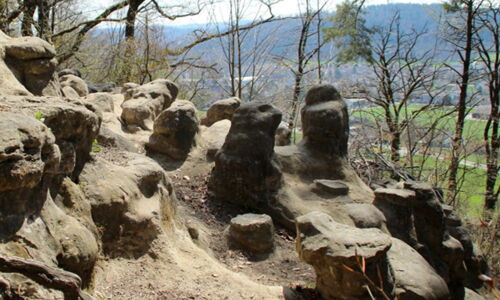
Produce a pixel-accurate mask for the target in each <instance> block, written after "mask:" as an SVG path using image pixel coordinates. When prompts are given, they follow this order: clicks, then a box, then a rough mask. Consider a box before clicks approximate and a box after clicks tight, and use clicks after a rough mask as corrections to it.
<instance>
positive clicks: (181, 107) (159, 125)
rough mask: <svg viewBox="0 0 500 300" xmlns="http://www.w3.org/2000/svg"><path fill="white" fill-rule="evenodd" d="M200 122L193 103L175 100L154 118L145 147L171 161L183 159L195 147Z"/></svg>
mask: <svg viewBox="0 0 500 300" xmlns="http://www.w3.org/2000/svg"><path fill="white" fill-rule="evenodd" d="M199 124H200V120H199V119H198V112H197V110H196V107H195V106H194V105H193V103H191V102H189V101H186V100H177V101H175V102H174V103H172V105H171V106H170V107H169V108H168V109H166V110H164V111H163V112H162V113H161V114H160V115H159V116H158V118H156V120H155V123H154V128H153V134H152V135H151V136H150V138H149V142H148V143H147V144H146V146H147V147H148V148H149V149H152V150H154V151H157V152H160V153H164V154H167V155H168V156H170V157H171V158H173V159H179V160H181V159H185V158H186V157H187V155H188V154H189V151H190V150H191V148H192V147H193V146H195V145H196V135H197V134H198V131H199Z"/></svg>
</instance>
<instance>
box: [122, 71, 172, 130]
mask: <svg viewBox="0 0 500 300" xmlns="http://www.w3.org/2000/svg"><path fill="white" fill-rule="evenodd" d="M177 93H178V88H177V86H176V85H175V84H174V83H173V82H171V81H169V80H166V79H157V80H154V81H151V82H149V83H146V84H144V85H141V86H138V87H135V88H133V89H132V90H131V91H130V94H131V95H132V97H131V98H130V99H128V100H126V101H125V102H123V104H122V108H123V111H122V115H121V117H122V120H123V121H124V122H125V124H126V125H136V126H139V127H140V128H142V129H144V130H148V129H152V125H153V122H154V120H155V119H156V117H157V116H158V115H159V114H160V113H161V112H162V111H163V110H165V109H167V108H168V107H169V106H170V104H172V102H174V100H175V99H176V97H177Z"/></svg>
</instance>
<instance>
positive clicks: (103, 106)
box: [85, 93, 115, 112]
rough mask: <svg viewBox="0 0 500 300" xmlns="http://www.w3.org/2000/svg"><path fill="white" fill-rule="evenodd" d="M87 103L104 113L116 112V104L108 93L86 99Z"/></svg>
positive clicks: (92, 95)
mask: <svg viewBox="0 0 500 300" xmlns="http://www.w3.org/2000/svg"><path fill="white" fill-rule="evenodd" d="M85 101H87V102H90V103H92V104H93V105H95V106H96V107H97V108H99V109H100V110H101V111H102V112H114V110H115V103H114V101H113V96H111V94H108V93H93V94H89V95H88V96H87V97H85Z"/></svg>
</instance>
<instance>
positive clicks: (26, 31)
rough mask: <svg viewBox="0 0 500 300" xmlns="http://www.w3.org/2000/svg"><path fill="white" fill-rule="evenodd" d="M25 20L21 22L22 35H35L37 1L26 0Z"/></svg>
mask: <svg viewBox="0 0 500 300" xmlns="http://www.w3.org/2000/svg"><path fill="white" fill-rule="evenodd" d="M24 6H25V8H24V11H23V20H22V22H21V34H22V35H23V36H32V35H33V28H32V27H33V16H34V15H35V10H36V1H35V0H26V1H25V2H24Z"/></svg>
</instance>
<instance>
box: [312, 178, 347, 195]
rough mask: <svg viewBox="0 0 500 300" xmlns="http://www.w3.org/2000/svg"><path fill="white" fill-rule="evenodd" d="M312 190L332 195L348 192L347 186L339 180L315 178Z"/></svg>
mask: <svg viewBox="0 0 500 300" xmlns="http://www.w3.org/2000/svg"><path fill="white" fill-rule="evenodd" d="M314 190H316V191H319V192H323V193H327V194H329V195H332V196H345V195H347V194H348V193H349V186H347V184H345V183H343V182H342V181H340V180H328V179H316V180H314Z"/></svg>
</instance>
